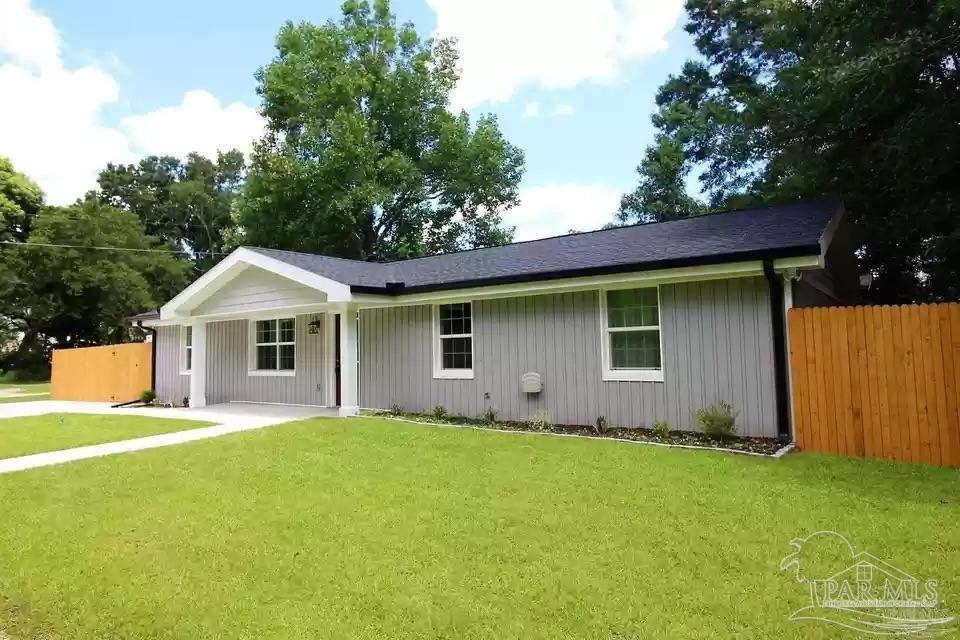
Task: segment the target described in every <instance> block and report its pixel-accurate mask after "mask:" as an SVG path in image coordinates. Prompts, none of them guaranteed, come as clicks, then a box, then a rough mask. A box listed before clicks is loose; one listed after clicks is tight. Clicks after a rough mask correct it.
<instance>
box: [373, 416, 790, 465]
mask: <svg viewBox="0 0 960 640" xmlns="http://www.w3.org/2000/svg"><path fill="white" fill-rule="evenodd" d="M372 415H379V416H384V417H388V418H389V417H393V418H402V419H404V420H411V421H413V422H424V423H433V424H449V425H452V426H457V425H460V426H469V427H483V428H484V429H497V430H500V431H529V432H531V433H559V434H564V435H575V436H590V437H592V438H611V439H615V440H631V441H634V442H654V443H658V444H667V445H683V446H688V447H705V448H709V449H732V450H734V451H743V452H746V453H758V454H761V455H773V454H774V453H776V452H777V451H779V450H780V448H781V447H783V445H782V444H781V443H779V442H777V441H776V440H774V439H772V438H748V437H736V438H726V439H723V440H718V439H716V438H712V437H710V436H708V435H706V434H703V433H699V432H696V431H671V432H670V437H669V438H661V437H659V436H657V435H655V434H654V433H653V431H651V430H650V429H642V428H639V427H633V428H614V427H611V428H608V429H606V430H605V431H604V432H603V433H597V430H596V429H594V428H593V427H585V426H582V425H568V424H553V425H550V427H549V428H547V429H538V428H536V427H535V426H533V425H532V424H531V423H529V422H513V421H506V420H505V421H497V422H494V423H489V422H484V421H482V420H476V419H473V418H463V417H446V418H441V419H437V418H436V417H434V416H432V415H429V414H410V413H404V414H400V415H396V414H393V413H390V412H387V411H384V412H375V413H373V414H372Z"/></svg>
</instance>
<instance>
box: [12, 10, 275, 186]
mask: <svg viewBox="0 0 960 640" xmlns="http://www.w3.org/2000/svg"><path fill="white" fill-rule="evenodd" d="M0 96H2V98H0V155H4V156H8V157H10V158H11V160H12V161H13V163H14V165H15V166H16V167H17V169H18V170H20V171H23V172H24V173H26V174H27V175H29V176H30V177H31V178H33V179H34V180H36V181H37V182H38V183H39V184H40V186H41V187H42V188H43V190H44V191H45V192H46V194H47V201H48V202H49V203H51V204H66V203H69V202H72V201H73V200H75V199H76V198H78V197H80V196H82V195H83V194H84V193H85V192H86V191H87V190H89V189H92V188H94V187H95V186H96V177H97V173H98V172H99V171H100V169H102V168H103V167H104V166H105V165H106V164H107V163H108V162H124V163H127V162H135V161H136V160H137V158H139V157H141V156H144V155H148V154H152V153H156V154H161V153H167V154H171V155H185V154H186V153H187V152H188V151H192V150H198V151H200V152H202V153H208V154H211V155H212V154H215V152H216V149H217V148H232V147H239V148H241V149H245V150H246V149H249V143H250V140H251V139H252V138H253V137H254V136H256V135H258V134H259V132H260V131H262V122H261V121H260V120H259V116H258V115H257V114H256V112H255V111H254V110H253V109H251V108H250V107H246V106H244V105H242V104H240V103H234V104H231V105H228V106H226V107H221V106H220V104H219V102H218V101H217V100H216V98H214V97H213V96H211V95H210V94H209V93H207V92H205V91H191V92H188V93H187V94H186V95H185V96H184V99H183V102H182V103H181V104H180V105H178V106H176V107H170V108H165V109H158V110H156V111H153V112H150V113H147V114H143V115H135V116H130V117H128V118H125V119H124V120H123V121H122V123H121V127H119V128H118V127H112V126H108V125H107V124H105V123H104V119H103V110H104V108H106V107H108V106H110V105H113V104H116V103H119V102H120V98H121V93H120V87H119V85H118V84H117V81H116V80H115V79H114V77H113V76H112V75H111V74H110V73H108V72H107V71H106V70H104V69H103V67H102V66H101V65H99V64H97V63H95V62H92V63H90V64H86V65H84V66H80V67H76V68H67V67H66V66H65V65H64V63H63V59H62V57H61V54H60V36H59V34H58V33H57V30H56V28H55V26H54V24H53V22H52V21H51V20H50V19H49V18H48V17H47V16H45V15H43V14H42V13H40V12H38V11H36V10H35V9H33V8H31V7H30V5H29V3H28V2H27V0H0Z"/></svg>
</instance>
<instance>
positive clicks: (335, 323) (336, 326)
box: [333, 313, 340, 407]
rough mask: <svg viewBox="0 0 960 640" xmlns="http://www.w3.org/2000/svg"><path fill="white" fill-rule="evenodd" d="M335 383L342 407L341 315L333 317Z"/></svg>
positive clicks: (338, 402) (338, 401)
mask: <svg viewBox="0 0 960 640" xmlns="http://www.w3.org/2000/svg"><path fill="white" fill-rule="evenodd" d="M333 326H334V330H333V381H334V388H335V389H336V391H335V392H334V393H335V394H336V398H337V404H336V406H338V407H339V406H340V314H339V313H338V314H337V315H335V316H334V317H333Z"/></svg>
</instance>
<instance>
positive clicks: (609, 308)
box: [600, 287, 663, 381]
mask: <svg viewBox="0 0 960 640" xmlns="http://www.w3.org/2000/svg"><path fill="white" fill-rule="evenodd" d="M600 309H601V315H602V322H603V345H602V346H603V365H604V366H603V378H604V380H651V381H663V355H662V347H661V340H660V292H659V289H658V288H657V287H649V288H643V289H617V290H611V291H602V292H601V296H600Z"/></svg>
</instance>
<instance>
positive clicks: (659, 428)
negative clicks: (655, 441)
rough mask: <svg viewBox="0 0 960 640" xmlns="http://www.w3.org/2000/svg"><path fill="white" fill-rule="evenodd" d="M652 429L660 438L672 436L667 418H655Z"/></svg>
mask: <svg viewBox="0 0 960 640" xmlns="http://www.w3.org/2000/svg"><path fill="white" fill-rule="evenodd" d="M651 429H652V431H653V435H655V436H657V437H658V438H663V439H667V438H669V437H670V425H668V424H667V421H666V420H654V422H653V426H652V427H651Z"/></svg>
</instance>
